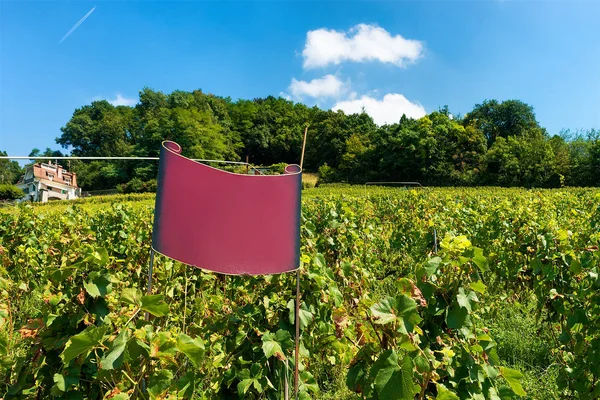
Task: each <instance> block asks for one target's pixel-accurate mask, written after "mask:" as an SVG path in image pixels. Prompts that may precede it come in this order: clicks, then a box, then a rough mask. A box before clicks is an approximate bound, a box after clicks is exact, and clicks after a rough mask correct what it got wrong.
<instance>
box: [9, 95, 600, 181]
mask: <svg viewBox="0 0 600 400" xmlns="http://www.w3.org/2000/svg"><path fill="white" fill-rule="evenodd" d="M307 124H308V126H309V129H308V139H307V147H306V156H305V164H304V167H305V170H307V171H312V172H319V178H320V181H321V182H348V183H364V182H367V181H418V182H420V183H422V184H423V185H439V186H446V185H453V186H461V185H469V186H472V185H497V186H524V187H560V186H597V185H598V184H599V183H600V179H598V178H597V176H598V172H599V170H600V131H598V130H593V129H592V130H588V131H575V132H574V133H573V132H570V131H562V132H560V133H559V134H554V135H550V134H549V133H548V132H547V131H546V129H545V128H543V127H542V126H540V124H539V122H538V121H537V119H536V116H535V113H534V109H533V107H532V106H531V105H528V104H526V103H523V102H521V101H519V100H506V101H503V102H500V101H497V100H485V101H483V102H482V103H481V104H476V105H475V106H474V107H473V110H472V111H470V112H469V113H467V114H466V115H464V116H457V115H452V114H451V113H450V111H449V109H448V107H443V108H441V109H439V110H438V111H434V112H432V113H430V114H428V115H426V116H424V117H422V118H420V119H416V120H415V119H411V118H407V117H406V116H402V117H401V118H399V120H398V122H397V123H394V124H391V125H383V126H377V125H376V124H375V123H374V122H373V119H372V118H371V117H370V116H369V115H368V114H366V113H364V112H363V113H361V114H352V115H346V114H344V112H342V111H331V110H322V109H320V108H318V107H316V106H315V107H307V106H306V105H304V104H301V103H295V102H293V101H290V100H286V99H283V98H276V97H272V96H270V97H267V98H259V99H254V100H237V101H232V99H231V98H228V97H219V96H215V95H212V94H206V93H203V92H202V91H200V90H195V91H192V92H186V91H179V90H177V91H174V92H172V93H170V94H165V93H162V92H160V91H155V90H152V89H149V88H144V89H143V90H142V91H140V93H139V102H138V104H137V105H135V106H134V107H129V106H113V105H111V104H110V103H109V102H107V101H105V100H102V101H94V102H92V103H91V104H89V105H85V106H83V107H81V108H78V109H76V110H75V112H74V113H73V116H72V117H71V119H70V120H69V121H68V122H67V123H66V125H65V126H64V127H62V128H61V131H62V134H61V136H60V137H58V138H57V139H56V141H57V143H58V144H60V145H61V146H62V147H63V148H65V149H70V150H71V154H72V155H74V156H158V153H159V149H160V143H161V141H163V140H166V139H168V140H173V141H176V142H178V143H179V144H180V145H181V146H182V148H183V154H184V155H185V156H188V157H192V158H203V159H226V160H232V161H238V160H242V161H245V160H246V158H248V159H249V161H250V162H251V163H253V164H257V165H271V164H275V163H281V162H285V163H298V162H299V160H300V152H301V148H302V137H303V133H304V129H305V127H306V126H307ZM36 151H37V153H36ZM34 154H35V155H39V154H42V155H44V156H45V155H48V156H50V157H51V156H52V155H53V154H54V155H56V154H61V153H60V152H59V151H57V150H51V149H47V150H46V152H44V153H41V152H40V151H39V150H37V149H34V151H33V153H32V154H31V155H34ZM71 167H72V169H73V170H75V172H77V173H78V181H79V184H80V186H82V187H83V188H84V189H86V190H98V189H112V188H115V187H117V186H118V185H121V186H120V187H121V188H122V189H123V188H124V190H128V191H141V190H151V189H152V188H153V187H155V179H156V175H157V163H156V162H151V161H134V162H132V161H114V162H104V161H103V162H100V161H92V162H82V161H77V162H73V163H72V166H71ZM0 169H7V171H9V172H6V173H5V174H4V175H3V180H4V181H6V180H7V178H8V180H12V181H14V180H15V176H17V175H18V174H17V173H16V171H15V165H14V164H13V163H4V164H2V165H0ZM0 175H1V174H0Z"/></svg>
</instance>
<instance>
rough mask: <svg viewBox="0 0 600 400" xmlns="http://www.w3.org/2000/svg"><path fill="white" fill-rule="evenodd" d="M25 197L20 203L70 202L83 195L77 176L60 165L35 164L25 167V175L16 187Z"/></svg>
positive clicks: (50, 163)
mask: <svg viewBox="0 0 600 400" xmlns="http://www.w3.org/2000/svg"><path fill="white" fill-rule="evenodd" d="M16 186H17V187H18V188H20V189H21V190H23V192H24V193H25V197H23V198H22V199H21V200H20V201H38V202H42V203H45V202H47V201H48V200H70V199H76V198H78V197H79V196H80V195H81V189H80V188H79V187H78V186H77V174H75V173H74V172H68V171H67V170H66V169H64V168H63V167H62V166H60V165H58V164H52V162H51V161H50V162H48V163H35V164H31V165H27V166H26V167H25V174H24V175H23V176H22V177H21V179H20V180H19V182H18V183H17V185H16Z"/></svg>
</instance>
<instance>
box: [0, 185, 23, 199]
mask: <svg viewBox="0 0 600 400" xmlns="http://www.w3.org/2000/svg"><path fill="white" fill-rule="evenodd" d="M23 196H25V193H23V191H22V190H21V189H19V188H18V187H16V186H15V185H0V200H17V199H20V198H21V197H23Z"/></svg>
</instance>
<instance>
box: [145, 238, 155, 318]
mask: <svg viewBox="0 0 600 400" xmlns="http://www.w3.org/2000/svg"><path fill="white" fill-rule="evenodd" d="M153 268H154V248H153V247H150V262H149V268H148V294H151V293H152V269H153ZM149 320H150V313H148V311H146V321H149Z"/></svg>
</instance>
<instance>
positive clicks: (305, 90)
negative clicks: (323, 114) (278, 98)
mask: <svg viewBox="0 0 600 400" xmlns="http://www.w3.org/2000/svg"><path fill="white" fill-rule="evenodd" d="M288 90H289V91H290V93H291V94H292V96H293V97H294V98H297V99H301V98H303V97H304V96H309V97H314V98H326V97H338V96H339V95H340V94H342V93H343V92H344V91H345V90H346V85H345V84H344V82H342V81H341V80H339V79H338V78H337V77H335V76H333V75H325V76H324V77H322V78H318V79H313V80H312V81H310V82H306V81H298V80H296V79H294V78H292V83H291V84H290V86H289V87H288Z"/></svg>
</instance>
